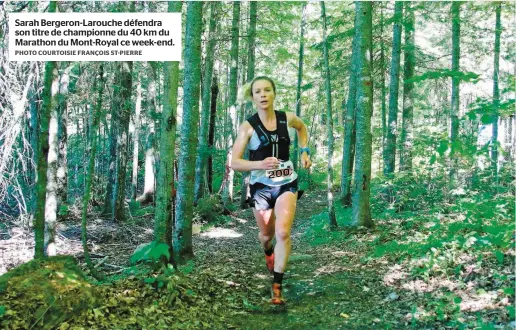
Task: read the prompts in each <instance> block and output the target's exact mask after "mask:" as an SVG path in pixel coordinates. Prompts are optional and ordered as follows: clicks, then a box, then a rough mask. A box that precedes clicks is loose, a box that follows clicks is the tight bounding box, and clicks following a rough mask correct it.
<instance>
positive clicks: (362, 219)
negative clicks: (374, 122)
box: [352, 1, 373, 227]
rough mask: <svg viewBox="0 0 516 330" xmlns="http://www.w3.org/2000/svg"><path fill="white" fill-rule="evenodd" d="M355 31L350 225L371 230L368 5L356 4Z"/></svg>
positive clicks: (370, 28) (370, 44)
mask: <svg viewBox="0 0 516 330" xmlns="http://www.w3.org/2000/svg"><path fill="white" fill-rule="evenodd" d="M355 6H356V31H357V47H358V48H359V49H360V53H359V54H360V55H359V57H358V63H357V68H358V73H359V75H358V76H357V94H356V98H357V100H356V103H357V112H356V125H357V137H356V157H355V177H354V180H353V182H354V189H353V197H352V204H353V211H352V224H353V225H355V226H356V225H359V226H366V227H372V226H373V221H372V219H371V208H370V202H369V199H370V195H371V190H370V189H371V151H372V134H371V116H372V112H373V81H372V77H371V74H372V49H373V38H372V29H373V28H372V3H371V2H366V1H356V2H355Z"/></svg>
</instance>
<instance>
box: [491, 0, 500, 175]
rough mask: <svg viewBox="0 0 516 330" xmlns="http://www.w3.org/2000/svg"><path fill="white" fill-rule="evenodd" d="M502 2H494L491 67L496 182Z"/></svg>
mask: <svg viewBox="0 0 516 330" xmlns="http://www.w3.org/2000/svg"><path fill="white" fill-rule="evenodd" d="M501 12H502V3H501V2H498V3H496V27H495V44H494V69H493V112H494V115H493V136H492V140H491V169H492V173H493V175H494V178H495V182H496V183H498V179H499V178H498V119H499V116H498V107H499V105H500V89H499V87H498V78H499V74H500V35H501V34H502V24H501Z"/></svg>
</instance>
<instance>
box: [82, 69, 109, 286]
mask: <svg viewBox="0 0 516 330" xmlns="http://www.w3.org/2000/svg"><path fill="white" fill-rule="evenodd" d="M104 79H105V78H104V64H103V63H102V62H101V63H100V67H99V78H98V81H99V82H98V86H97V78H95V83H94V90H95V91H96V92H98V96H97V103H96V104H95V106H94V109H93V122H92V125H91V129H90V136H89V137H88V142H89V143H88V146H89V149H90V150H89V152H87V154H89V160H88V170H87V172H86V178H85V187H84V195H83V197H82V212H81V219H82V221H81V240H82V247H83V250H84V259H85V261H86V264H87V265H88V267H89V269H90V271H91V272H92V275H93V276H94V277H96V278H99V277H100V276H99V274H98V272H97V271H96V269H95V267H94V266H93V263H92V262H91V258H90V253H89V249H88V236H87V234H88V232H87V221H88V203H89V201H90V195H91V185H92V182H93V179H94V177H95V156H96V154H97V138H96V136H97V132H98V130H99V122H100V114H101V112H102V97H103V94H104V84H105V81H104Z"/></svg>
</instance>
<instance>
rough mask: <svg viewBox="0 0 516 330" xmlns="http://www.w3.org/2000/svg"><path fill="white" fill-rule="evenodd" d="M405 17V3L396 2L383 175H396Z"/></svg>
mask: <svg viewBox="0 0 516 330" xmlns="http://www.w3.org/2000/svg"><path fill="white" fill-rule="evenodd" d="M402 17H403V2H401V1H396V4H395V6H394V28H393V36H392V59H391V60H392V61H391V83H390V86H389V121H388V130H387V141H386V145H385V149H384V166H383V173H384V174H389V173H394V169H395V166H396V137H397V134H398V132H397V126H398V125H397V122H398V94H399V84H400V57H401V56H400V55H401V30H402V29H401V20H402Z"/></svg>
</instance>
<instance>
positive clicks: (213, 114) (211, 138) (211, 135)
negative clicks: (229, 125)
mask: <svg viewBox="0 0 516 330" xmlns="http://www.w3.org/2000/svg"><path fill="white" fill-rule="evenodd" d="M218 95H219V85H218V82H217V75H216V74H214V75H213V80H212V83H211V102H210V105H211V106H210V129H209V132H208V150H209V151H210V153H209V156H208V189H209V191H210V194H212V193H213V154H214V152H215V145H214V142H215V121H216V119H217V97H218Z"/></svg>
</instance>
